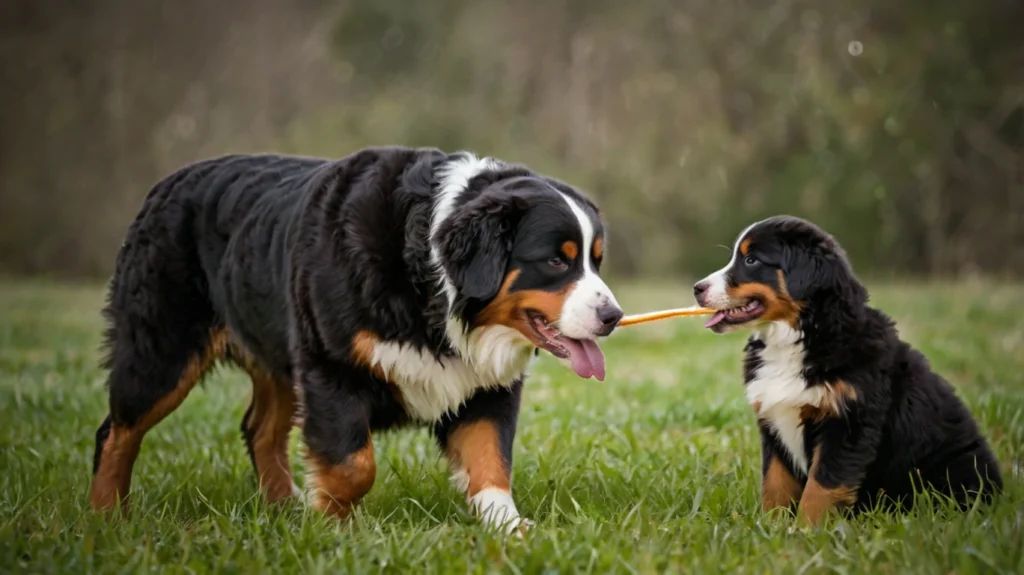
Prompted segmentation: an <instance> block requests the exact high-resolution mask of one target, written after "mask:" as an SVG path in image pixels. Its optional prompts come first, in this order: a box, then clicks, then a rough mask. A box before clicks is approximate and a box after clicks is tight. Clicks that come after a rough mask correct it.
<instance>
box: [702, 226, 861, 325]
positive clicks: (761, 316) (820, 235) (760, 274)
mask: <svg viewBox="0 0 1024 575" xmlns="http://www.w3.org/2000/svg"><path fill="white" fill-rule="evenodd" d="M693 293H694V296H695V297H696V299H697V303H699V304H700V305H701V306H704V307H709V308H712V309H715V310H718V311H717V313H715V314H714V315H713V316H712V317H711V319H710V320H708V322H707V324H705V327H708V328H710V329H711V330H713V331H714V332H716V333H725V332H727V331H732V330H734V329H737V328H739V327H741V326H753V325H757V324H760V323H765V322H772V321H779V322H785V323H787V324H789V325H790V326H792V327H794V328H796V327H798V324H799V320H800V314H801V312H802V310H804V309H806V308H807V307H808V306H809V305H811V304H812V303H813V302H816V301H821V300H822V299H823V298H825V299H829V298H830V299H833V300H836V299H839V300H843V301H845V302H847V303H849V304H851V305H858V304H863V303H864V302H865V301H866V300H867V295H866V292H865V291H864V288H863V286H861V284H860V283H859V282H858V281H857V279H856V278H855V277H854V275H853V271H852V270H851V268H850V264H849V262H848V261H847V259H846V254H845V253H844V252H843V249H842V248H841V247H840V246H839V244H838V243H836V241H835V240H834V239H833V238H832V236H830V235H829V234H827V233H826V232H825V231H823V230H822V229H821V228H819V227H818V226H816V225H814V224H812V223H810V222H808V221H806V220H802V219H799V218H795V217H790V216H776V217H773V218H769V219H767V220H764V221H760V222H757V223H755V224H753V225H751V226H750V227H748V228H747V229H746V230H744V231H743V233H741V234H740V236H739V238H738V239H737V240H736V245H735V247H734V248H733V252H732V259H731V260H729V263H728V264H727V265H726V266H725V267H724V268H722V269H720V270H718V271H717V272H715V273H713V274H711V275H709V276H708V277H706V278H704V279H703V280H701V281H699V282H697V284H696V285H694V286H693Z"/></svg>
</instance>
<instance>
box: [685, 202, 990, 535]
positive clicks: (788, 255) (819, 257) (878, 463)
mask: <svg viewBox="0 0 1024 575" xmlns="http://www.w3.org/2000/svg"><path fill="white" fill-rule="evenodd" d="M693 291H694V295H695V296H696V299H697V302H698V303H699V304H700V305H702V306H705V307H709V308H712V309H715V310H717V311H716V313H715V314H714V315H713V316H712V317H711V319H710V320H708V322H707V324H706V327H708V328H710V329H711V330H713V331H714V332H716V333H724V332H728V331H732V330H735V329H738V328H741V327H750V328H752V329H753V335H752V336H751V337H750V339H749V341H748V342H747V345H746V349H745V353H746V358H745V361H744V380H745V383H746V396H747V399H748V401H749V402H750V404H751V406H752V407H753V409H754V412H755V414H756V415H757V419H758V424H759V427H760V431H761V468H762V477H763V482H762V490H761V503H762V507H763V509H764V510H765V511H769V510H773V509H777V508H791V506H792V505H793V504H794V503H795V504H797V515H798V517H799V518H800V519H801V520H802V521H803V522H805V523H806V524H810V525H817V524H820V523H821V522H822V521H823V520H824V519H825V517H826V516H827V515H828V513H829V511H830V510H832V509H844V510H846V511H849V512H853V513H856V512H858V511H863V510H865V509H869V508H874V507H875V506H876V505H878V506H881V507H888V508H900V509H908V508H910V507H912V505H913V496H914V495H915V493H919V492H920V491H921V490H922V489H925V488H927V489H932V490H935V491H937V492H939V493H943V494H945V495H946V496H948V497H950V498H952V499H953V500H955V501H956V502H957V503H958V504H959V505H960V506H961V507H965V506H967V505H970V504H971V503H973V501H975V500H976V499H977V498H980V499H982V500H990V499H991V498H992V496H993V495H994V494H996V493H997V492H999V491H1000V490H1001V489H1002V478H1001V475H1000V470H999V464H998V462H997V461H996V459H995V457H994V455H993V454H992V451H991V450H990V449H989V446H988V444H987V443H986V441H985V438H984V437H983V436H982V434H981V433H980V432H979V430H978V426H977V425H976V424H975V422H974V420H973V418H972V416H971V413H970V412H969V411H968V409H967V407H966V406H965V405H964V404H963V402H961V401H960V399H958V398H957V396H956V394H955V393H954V390H953V388H952V386H950V384H949V383H947V382H946V381H945V380H944V379H942V377H940V376H939V375H937V374H936V373H934V372H933V371H932V370H931V368H930V366H929V364H928V362H927V360H926V359H925V357H924V356H923V355H922V354H921V353H920V352H918V351H916V350H915V349H913V348H912V347H911V346H910V345H908V344H907V343H905V342H903V341H901V340H900V338H899V335H898V334H897V331H896V327H895V324H894V322H893V321H892V320H891V319H890V318H889V317H888V316H886V315H885V314H884V313H882V312H880V311H878V310H877V309H874V308H872V307H869V306H868V305H867V302H868V294H867V291H866V290H865V288H864V286H863V285H862V284H861V283H860V281H859V280H858V279H857V277H856V276H855V275H854V273H853V270H852V268H851V266H850V264H849V262H848V260H847V258H846V256H845V253H844V251H843V250H842V248H841V247H840V246H839V244H838V243H836V241H835V240H834V239H833V238H832V237H831V236H830V235H829V234H827V233H825V232H824V231H823V230H821V229H820V228H818V227H817V226H815V225H814V224H811V223H810V222H807V221H805V220H801V219H798V218H794V217H788V216H779V217H773V218H770V219H767V220H764V221H761V222H757V223H755V224H753V225H751V226H750V227H748V228H747V229H746V230H744V231H743V233H741V234H740V236H739V239H737V241H736V244H735V247H734V248H733V253H732V259H731V261H730V262H729V264H728V265H726V266H725V267H724V268H722V269H721V270H719V271H717V272H715V273H713V274H711V275H710V276H708V277H707V278H705V279H704V280H702V281H700V282H698V283H697V284H696V285H695V286H694V288H693Z"/></svg>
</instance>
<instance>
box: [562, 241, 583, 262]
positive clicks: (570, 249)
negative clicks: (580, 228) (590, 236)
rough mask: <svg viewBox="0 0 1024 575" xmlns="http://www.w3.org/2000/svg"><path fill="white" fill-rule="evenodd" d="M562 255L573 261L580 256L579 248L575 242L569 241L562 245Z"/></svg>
mask: <svg viewBox="0 0 1024 575" xmlns="http://www.w3.org/2000/svg"><path fill="white" fill-rule="evenodd" d="M562 254H564V255H565V257H567V258H569V260H575V259H576V256H578V255H580V248H579V246H578V245H576V242H574V241H571V240H570V241H567V242H565V243H564V244H562Z"/></svg>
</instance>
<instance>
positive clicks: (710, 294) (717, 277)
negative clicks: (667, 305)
mask: <svg viewBox="0 0 1024 575" xmlns="http://www.w3.org/2000/svg"><path fill="white" fill-rule="evenodd" d="M758 223H760V222H754V223H752V224H750V225H749V226H747V227H746V229H744V230H743V231H742V232H741V233H740V235H739V236H738V237H737V238H736V243H735V244H734V245H733V247H732V258H730V259H729V263H727V264H725V267H723V268H722V269H720V270H718V271H717V272H714V273H713V274H711V275H709V276H708V277H706V278H704V279H703V280H702V281H705V282H707V283H708V289H707V290H706V291H705V292H704V293H705V295H704V297H705V300H704V302H705V304H707V305H708V306H710V307H713V308H718V309H721V308H727V307H731V305H730V304H731V303H732V302H731V301H729V300H730V298H729V294H728V292H727V291H726V288H727V287H728V283H729V281H728V274H729V269H731V268H732V267H733V266H734V265H736V259H737V258H738V257H739V253H740V245H741V244H742V243H743V240H744V239H745V238H746V237H747V234H748V233H750V230H752V229H754V226H756V225H757V224H758Z"/></svg>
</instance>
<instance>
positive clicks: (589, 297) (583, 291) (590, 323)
mask: <svg viewBox="0 0 1024 575" xmlns="http://www.w3.org/2000/svg"><path fill="white" fill-rule="evenodd" d="M559 194H560V195H561V196H562V199H564V200H565V203H566V204H568V205H569V210H570V211H571V212H572V214H573V215H574V216H576V223H577V224H578V225H579V228H580V232H581V234H582V236H583V245H582V246H581V249H580V260H581V261H580V263H581V264H582V266H583V277H581V278H580V279H579V281H577V282H576V286H575V287H574V288H573V290H572V292H571V293H570V294H569V296H568V297H567V298H565V303H564V304H563V305H562V315H561V317H560V319H559V322H558V328H559V331H561V332H562V333H563V334H565V335H567V336H568V337H571V338H574V339H592V338H593V337H594V334H595V333H597V332H598V331H600V330H601V328H602V327H603V326H602V325H601V321H600V319H598V317H597V309H598V308H599V307H601V306H602V305H607V304H613V305H616V306H617V305H618V302H617V301H616V300H615V295H614V294H612V290H611V289H609V288H608V286H607V285H606V284H605V283H604V280H602V279H601V276H599V275H597V273H596V272H595V271H594V265H593V262H592V261H591V260H592V259H593V258H592V255H591V254H592V253H593V251H594V240H595V239H596V238H595V230H594V222H593V220H591V219H590V217H589V216H588V215H587V214H586V212H584V211H583V208H582V207H581V206H580V205H579V203H578V202H577V201H576V200H575V199H574V198H571V197H570V196H569V195H568V194H566V193H563V192H561V191H560V192H559Z"/></svg>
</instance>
